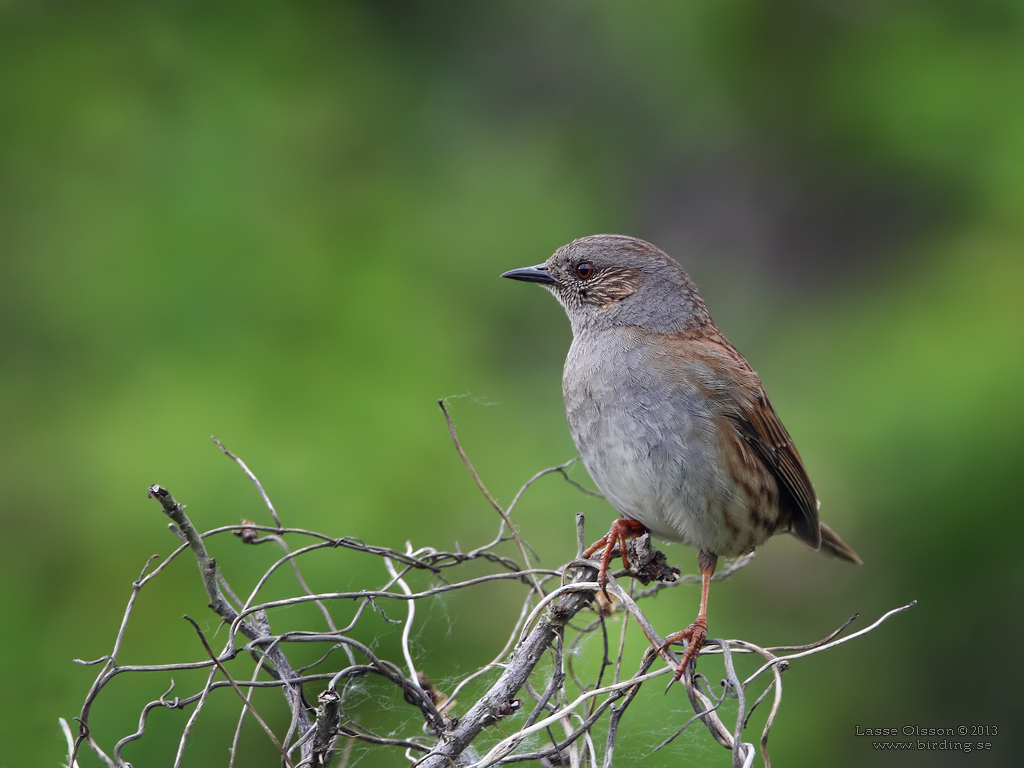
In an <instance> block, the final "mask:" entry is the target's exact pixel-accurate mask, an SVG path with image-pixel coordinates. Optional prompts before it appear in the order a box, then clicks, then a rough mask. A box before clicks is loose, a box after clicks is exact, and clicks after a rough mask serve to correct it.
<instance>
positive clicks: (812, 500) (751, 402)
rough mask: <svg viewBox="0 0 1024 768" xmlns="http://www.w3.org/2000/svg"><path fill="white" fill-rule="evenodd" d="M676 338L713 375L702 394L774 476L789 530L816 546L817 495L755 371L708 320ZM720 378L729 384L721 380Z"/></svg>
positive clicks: (818, 542)
mask: <svg viewBox="0 0 1024 768" xmlns="http://www.w3.org/2000/svg"><path fill="white" fill-rule="evenodd" d="M676 340H677V343H678V344H679V345H680V346H681V347H683V348H684V349H685V353H686V354H687V355H689V356H692V357H696V358H700V359H702V360H703V361H704V362H705V363H706V365H707V366H708V369H709V372H711V373H712V374H713V375H714V377H715V378H717V379H719V381H718V382H716V383H717V384H718V386H709V387H707V388H706V394H708V395H709V396H711V397H712V398H713V399H715V400H718V401H719V402H720V403H721V404H722V408H723V415H724V416H726V417H727V418H728V419H729V420H730V421H731V422H732V423H733V426H734V427H735V428H736V431H737V432H738V433H739V435H740V436H741V437H742V438H743V439H744V440H745V441H746V442H747V443H748V444H749V445H750V446H751V447H752V448H753V449H754V450H755V451H756V452H757V455H758V456H759V457H760V458H761V460H762V461H763V462H764V464H765V466H766V467H767V468H768V469H769V470H770V471H771V473H772V474H773V475H774V476H775V478H776V480H777V481H778V483H779V506H780V507H781V508H782V510H783V512H788V513H789V518H790V524H791V525H792V532H793V534H794V535H796V537H797V538H798V539H800V540H801V541H802V542H804V543H805V544H806V545H807V546H809V547H810V548H811V549H814V550H817V549H819V548H820V547H821V521H820V519H819V517H818V497H817V495H816V494H815V493H814V487H813V486H812V485H811V480H810V478H808V477H807V470H806V469H804V465H803V462H802V461H801V460H800V454H799V453H797V450H796V446H795V445H794V444H793V439H792V438H791V437H790V436H789V433H788V432H787V431H786V428H785V427H784V426H782V422H781V421H780V420H779V417H778V414H776V413H775V409H774V408H773V407H772V404H771V401H770V400H769V399H768V395H767V393H766V392H765V391H764V387H763V386H762V385H761V380H760V379H759V378H758V377H757V374H756V373H754V371H753V369H752V368H751V367H750V364H749V363H748V362H747V361H746V360H745V359H744V358H743V356H742V355H741V354H740V353H739V352H737V351H736V348H735V347H733V345H732V344H730V343H729V340H728V339H726V338H725V337H724V336H722V335H721V332H720V331H718V329H717V328H715V327H714V326H713V325H710V324H709V325H708V326H705V327H704V328H702V329H701V330H700V332H699V333H694V334H685V335H682V334H681V335H679V336H677V337H676ZM723 380H724V381H725V382H728V383H729V385H730V386H725V385H723ZM787 500H788V501H789V502H790V503H789V504H787V503H786V502H787Z"/></svg>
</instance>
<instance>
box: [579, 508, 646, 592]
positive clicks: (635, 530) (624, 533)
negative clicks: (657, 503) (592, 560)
mask: <svg viewBox="0 0 1024 768" xmlns="http://www.w3.org/2000/svg"><path fill="white" fill-rule="evenodd" d="M645 533H647V528H646V527H645V526H644V525H643V523H638V522H637V521H636V520H630V519H629V518H628V517H620V518H619V519H618V520H616V521H615V522H614V523H612V527H611V528H610V529H609V530H608V533H606V534H605V535H604V536H602V537H601V538H600V539H598V540H597V541H595V542H594V543H593V544H591V545H590V547H589V548H588V549H587V551H586V552H584V553H583V557H584V558H589V557H591V556H592V555H593V554H594V553H595V552H597V551H599V550H600V549H602V548H603V549H604V553H603V554H602V555H601V568H600V570H598V572H597V583H598V584H599V585H600V586H601V592H602V593H604V596H605V597H607V598H608V599H609V600H610V599H611V598H610V597H608V589H607V587H608V564H609V563H610V562H611V560H612V552H614V551H615V546H616V545H618V547H619V555H620V556H621V557H622V565H623V567H625V569H626V570H627V571H628V570H629V560H628V559H627V555H626V540H627V539H634V538H636V537H637V536H643V535H644V534H645Z"/></svg>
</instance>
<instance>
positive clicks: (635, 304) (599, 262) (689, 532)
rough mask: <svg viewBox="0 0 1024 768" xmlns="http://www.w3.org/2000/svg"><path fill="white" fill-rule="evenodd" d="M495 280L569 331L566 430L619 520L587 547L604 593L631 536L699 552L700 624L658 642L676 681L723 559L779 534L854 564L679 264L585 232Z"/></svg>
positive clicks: (618, 238)
mask: <svg viewBox="0 0 1024 768" xmlns="http://www.w3.org/2000/svg"><path fill="white" fill-rule="evenodd" d="M502 277H505V278H509V279H512V280H521V281H525V282H530V283H537V284H539V285H541V286H542V287H544V288H546V289H547V290H548V291H550V292H551V293H552V294H553V295H554V297H555V298H556V299H557V300H558V302H559V303H560V304H561V305H562V307H563V308H564V309H565V312H566V314H567V315H568V318H569V324H570V325H571V326H572V344H571V345H570V347H569V352H568V355H567V357H566V361H565V368H564V370H563V375H562V393H563V396H564V399H565V409H566V416H567V419H568V423H569V429H570V432H571V433H572V438H573V441H574V442H575V444H576V447H577V449H578V451H579V455H580V458H581V460H582V462H583V465H584V466H585V467H586V469H587V472H588V473H589V474H590V476H591V478H592V479H593V480H594V482H595V484H596V485H597V487H598V489H599V490H600V491H601V492H602V493H603V494H604V496H605V498H606V499H607V500H608V501H609V502H610V503H611V505H612V506H613V507H614V508H615V509H616V510H617V512H618V513H619V515H620V517H619V518H618V519H617V520H616V521H615V522H614V523H613V524H612V526H611V528H610V530H609V531H608V534H607V535H605V536H604V537H602V538H601V539H600V540H598V541H597V542H595V543H594V545H593V546H591V547H590V548H589V549H588V550H587V551H586V552H585V553H584V554H585V557H587V558H589V557H591V556H593V555H594V554H595V553H596V552H598V551H602V552H603V554H602V557H601V567H600V571H599V578H598V583H599V584H600V587H601V589H602V591H604V590H605V585H606V584H607V578H608V565H609V562H610V561H611V558H612V553H613V550H614V549H615V547H616V545H617V546H618V550H619V552H620V553H621V555H622V558H623V565H624V566H625V567H626V569H627V571H628V570H629V563H628V560H627V559H626V547H625V542H626V540H627V539H629V538H633V537H636V536H641V535H643V534H645V533H648V532H649V533H651V534H652V535H654V536H656V537H657V538H659V539H662V540H663V541H668V542H677V543H682V544H686V545H689V546H691V547H694V548H695V549H696V550H697V552H698V558H697V565H698V568H699V570H700V575H701V599H700V608H699V611H698V614H697V618H696V620H694V621H693V623H691V624H690V625H689V626H688V627H687V628H686V629H684V630H682V631H680V632H676V633H673V634H671V635H669V636H668V637H667V638H666V639H665V642H664V644H663V645H662V646H661V648H660V649H659V650H660V651H663V650H665V649H667V648H668V647H669V646H670V645H672V644H674V643H679V642H681V641H684V640H685V641H686V648H685V651H684V653H683V656H682V659H681V661H680V664H679V665H678V667H677V668H676V672H675V679H676V680H678V679H679V678H680V677H681V675H682V674H683V672H684V670H685V669H686V668H687V665H689V664H693V665H695V664H696V658H697V654H698V653H699V651H700V649H701V647H702V646H703V645H704V642H705V640H706V639H707V604H708V590H709V586H710V582H711V577H712V576H713V575H714V572H715V566H716V564H717V562H718V559H719V558H720V557H737V556H739V555H743V554H745V553H748V552H752V551H753V550H754V549H756V548H757V547H759V546H761V545H762V544H764V543H765V542H766V541H767V540H768V539H769V538H770V537H772V536H774V535H775V534H781V533H789V534H792V535H793V536H795V537H796V538H797V539H799V540H800V541H801V542H802V543H803V544H805V545H806V546H807V547H808V548H809V549H811V550H816V551H821V552H823V553H826V554H829V555H832V556H835V557H837V558H839V559H842V560H846V561H848V562H851V563H856V564H860V563H861V559H860V557H858V556H857V553H856V552H854V551H853V550H852V549H851V548H850V547H848V546H847V545H846V544H845V543H843V541H842V539H840V538H839V536H838V535H836V534H835V533H834V532H833V531H832V530H831V529H830V528H829V527H828V526H826V525H825V524H824V523H822V522H821V520H820V518H819V514H818V508H819V501H818V497H817V494H816V493H815V491H814V487H813V486H812V485H811V481H810V479H809V478H808V476H807V470H806V469H805V468H804V464H803V461H802V460H801V458H800V454H799V453H797V449H796V446H795V445H794V444H793V440H792V438H791V437H790V436H789V433H788V432H787V431H786V428H785V427H784V426H783V425H782V421H781V420H780V419H779V416H778V414H776V412H775V409H774V408H773V407H772V404H771V401H770V400H769V399H768V395H767V394H766V393H765V389H764V386H763V385H762V384H761V380H760V378H759V377H758V375H757V374H756V373H755V372H754V370H753V369H752V368H751V367H750V364H749V363H748V362H747V361H746V360H745V359H744V358H743V356H742V355H741V354H740V353H739V352H737V351H736V348H735V347H733V345H732V344H730V343H729V341H728V340H727V339H726V338H725V336H724V335H723V334H722V332H721V331H720V330H718V327H717V326H716V325H715V323H714V322H713V321H712V319H711V315H710V314H709V313H708V310H707V307H706V306H705V304H704V300H703V299H702V298H701V295H700V293H699V292H698V291H697V287H696V285H695V284H694V282H693V281H692V280H691V279H690V276H689V275H688V274H687V273H686V272H685V271H684V270H683V268H682V267H681V266H680V265H679V263H678V262H676V261H675V260H674V259H672V258H671V257H669V256H668V255H667V254H665V253H663V252H662V251H661V250H659V249H658V248H657V247H655V246H653V245H651V244H650V243H648V242H646V241H644V240H640V239H638V238H635V237H628V236H626V235H591V236H589V237H583V238H580V239H578V240H574V241H572V242H571V243H568V244H567V245H564V246H562V247H561V248H559V249H558V250H556V251H555V252H554V254H553V255H552V256H551V257H550V258H549V259H548V260H547V261H546V262H544V263H542V264H537V265H536V266H532V267H523V268H519V269H513V270H510V271H508V272H505V273H504V274H503V275H502ZM606 594H607V593H606Z"/></svg>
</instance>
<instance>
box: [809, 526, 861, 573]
mask: <svg viewBox="0 0 1024 768" xmlns="http://www.w3.org/2000/svg"><path fill="white" fill-rule="evenodd" d="M818 551H819V552H821V553H822V554H823V555H830V556H831V557H838V558H839V559H840V560H846V561H847V562H850V563H856V564H857V565H862V564H863V561H862V560H861V559H860V558H859V557H858V556H857V553H856V552H854V551H853V550H852V549H850V548H849V547H848V546H846V544H844V543H843V540H842V539H840V538H839V537H838V536H837V535H836V533H835V531H833V530H832V529H831V528H829V527H828V526H827V525H825V524H824V523H822V524H821V549H820V550H818Z"/></svg>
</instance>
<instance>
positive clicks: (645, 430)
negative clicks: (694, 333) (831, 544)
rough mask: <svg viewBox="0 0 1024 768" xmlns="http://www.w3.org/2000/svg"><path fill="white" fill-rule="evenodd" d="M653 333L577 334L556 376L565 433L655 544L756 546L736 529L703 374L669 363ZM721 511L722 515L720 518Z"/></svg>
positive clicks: (739, 512) (740, 507)
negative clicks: (562, 402) (566, 422)
mask: <svg viewBox="0 0 1024 768" xmlns="http://www.w3.org/2000/svg"><path fill="white" fill-rule="evenodd" d="M656 341H657V335H655V334H645V333H644V332H642V331H639V330H638V329H635V328H625V329H614V330H607V331H602V332H600V333H593V334H579V335H577V336H576V337H574V339H573V343H572V346H571V347H570V350H569V355H568V357H567V358H566V363H565V370H564V375H563V379H562V385H563V386H562V389H563V394H564V396H565V407H566V415H567V417H568V420H569V428H570V431H571V433H572V436H573V440H574V441H575V443H576V447H577V449H578V450H579V452H580V457H581V459H582V460H583V464H584V466H586V468H587V471H588V472H589V473H590V475H591V477H592V478H593V480H594V482H595V483H596V484H597V486H598V488H600V489H601V492H602V493H604V495H605V497H606V498H607V499H608V501H609V502H610V503H611V504H612V506H614V507H615V508H616V509H617V510H618V511H619V512H620V513H621V514H623V515H625V516H626V517H630V518H632V519H634V520H638V521H639V522H641V523H643V524H644V525H645V526H646V527H647V528H648V529H650V530H651V532H652V533H653V534H654V535H655V536H657V537H658V538H661V539H664V540H667V541H676V542H683V543H686V544H690V545H692V546H695V547H698V548H700V549H701V550H706V551H710V552H713V553H715V554H721V555H735V554H739V553H740V552H741V551H744V550H749V549H751V548H753V547H754V546H757V545H758V544H760V543H761V541H755V540H754V539H756V538H757V536H756V534H755V532H754V531H753V530H751V531H749V532H748V531H744V530H741V531H740V534H741V535H740V536H737V535H736V530H735V528H736V526H737V525H740V526H742V525H743V521H745V520H746V519H748V518H749V517H750V515H749V510H748V508H747V507H748V506H749V505H748V504H747V501H746V499H744V498H743V497H742V494H741V493H740V492H739V491H738V489H737V488H736V484H735V483H734V482H733V481H732V479H731V477H730V475H729V471H728V469H727V467H728V466H729V463H728V462H727V461H726V460H725V458H726V457H724V456H723V455H722V440H721V435H719V433H718V430H719V429H721V426H720V424H721V420H720V419H719V418H717V416H718V414H716V413H715V410H714V403H713V402H711V401H710V400H708V399H707V397H706V395H705V394H704V392H705V391H706V390H703V389H702V388H701V387H700V386H698V383H699V382H700V380H701V378H700V377H701V375H702V373H703V372H701V371H699V370H697V369H696V368H694V369H692V370H691V369H690V366H698V365H699V362H698V361H690V360H686V359H679V360H673V361H671V365H670V366H668V367H667V370H666V365H665V360H664V359H661V357H659V355H661V353H662V352H663V350H662V349H661V348H660V347H659V346H658V345H657V343H656ZM723 511H724V515H723Z"/></svg>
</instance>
